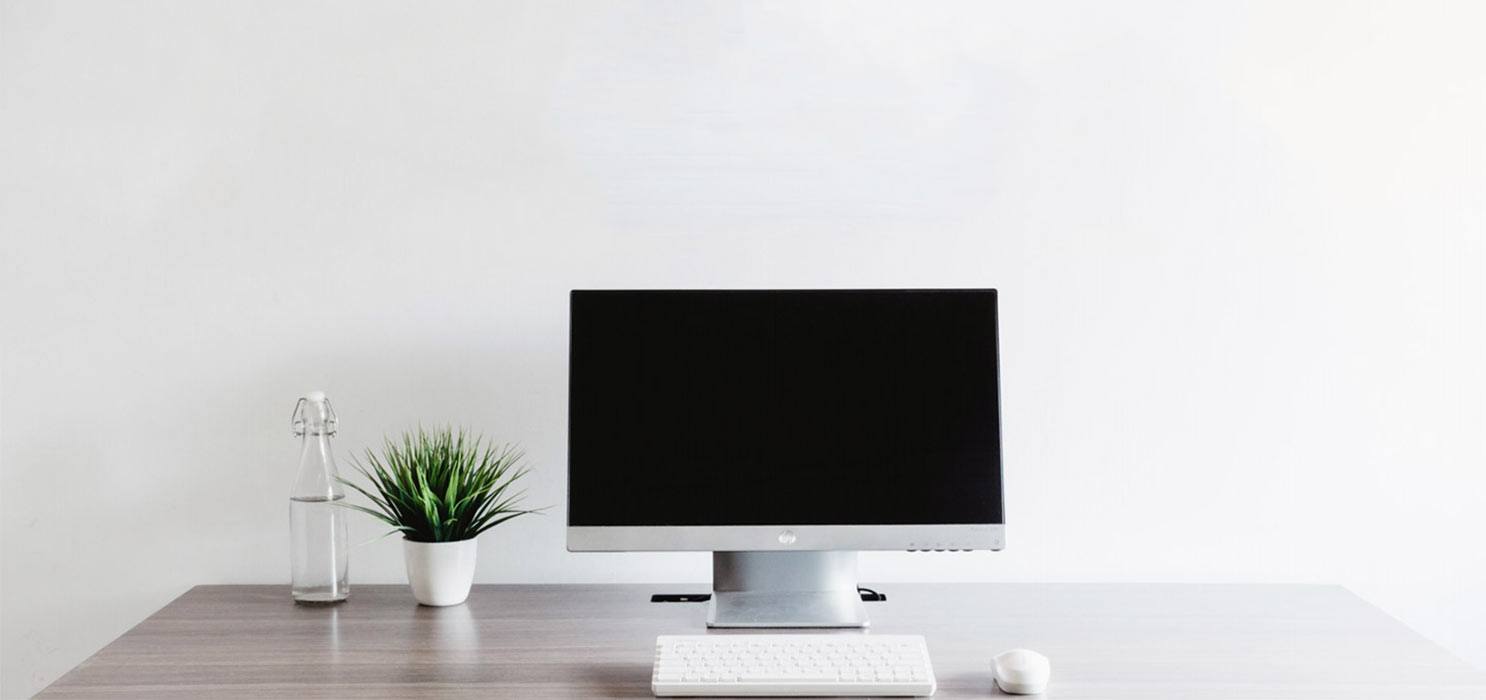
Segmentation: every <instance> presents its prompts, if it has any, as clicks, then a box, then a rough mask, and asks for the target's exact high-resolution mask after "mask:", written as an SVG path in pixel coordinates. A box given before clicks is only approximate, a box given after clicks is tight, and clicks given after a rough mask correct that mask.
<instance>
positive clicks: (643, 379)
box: [568, 290, 1003, 526]
mask: <svg viewBox="0 0 1486 700" xmlns="http://www.w3.org/2000/svg"><path fill="white" fill-rule="evenodd" d="M570 342H571V349H570V358H569V360H570V385H569V406H568V416H569V417H568V421H569V425H568V462H569V466H568V475H569V483H568V494H569V495H568V522H569V524H571V525H576V526H606V525H607V526H616V525H628V526H667V525H906V524H985V523H1002V522H1003V521H1002V513H1001V432H1000V415H999V406H998V398H997V397H998V389H999V387H998V384H997V364H998V363H997V356H996V292H995V291H994V290H921V291H903V290H870V291H861V290H850V291H846V290H843V291H575V292H573V296H572V336H571V339H570Z"/></svg>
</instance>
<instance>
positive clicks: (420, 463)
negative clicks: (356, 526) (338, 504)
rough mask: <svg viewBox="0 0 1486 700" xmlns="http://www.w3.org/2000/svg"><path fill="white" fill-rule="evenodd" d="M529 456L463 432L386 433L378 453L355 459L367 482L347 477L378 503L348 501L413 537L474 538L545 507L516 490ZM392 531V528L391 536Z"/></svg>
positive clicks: (433, 539) (418, 539)
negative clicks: (529, 503) (526, 505)
mask: <svg viewBox="0 0 1486 700" xmlns="http://www.w3.org/2000/svg"><path fill="white" fill-rule="evenodd" d="M524 456H525V455H524V453H523V452H522V451H521V450H520V449H519V448H517V447H516V446H514V445H510V444H501V445H497V444H495V443H493V442H489V441H487V440H485V439H484V438H483V437H481V436H478V435H470V434H469V433H468V431H466V430H464V429H459V430H457V431H456V430H454V429H453V428H439V429H434V430H431V431H430V430H424V429H423V428H421V427H420V428H418V429H417V430H414V431H408V432H404V433H403V434H402V435H401V436H400V438H399V439H397V440H394V439H393V438H391V437H388V438H386V440H385V441H384V443H383V446H382V451H381V453H380V454H378V453H376V452H374V451H372V450H371V449H370V448H368V449H367V450H366V455H365V460H364V461H363V460H359V459H356V458H355V457H352V459H351V462H352V466H353V468H355V469H356V471H357V472H359V473H360V474H361V475H362V476H363V477H365V478H366V480H367V481H369V482H370V487H369V488H367V487H362V486H360V485H358V484H356V483H353V482H351V481H349V480H347V479H340V482H341V483H343V484H345V485H346V486H349V487H350V488H352V489H355V490H356V491H357V492H358V493H360V494H361V495H363V496H365V497H366V498H367V499H369V500H370V501H371V502H372V505H373V506H374V507H372V508H368V507H366V506H361V505H356V504H350V503H348V504H346V507H347V508H352V509H355V510H359V511H361V512H363V513H366V514H368V515H370V516H372V517H374V518H376V519H377V520H380V521H382V522H384V523H386V524H388V525H390V526H391V527H392V529H393V531H394V532H401V533H402V535H403V537H406V538H407V539H409V540H412V541H414V542H458V541H460V540H468V539H473V538H474V537H475V536H477V535H479V534H480V533H482V532H484V531H486V530H489V529H490V528H492V527H495V526H496V525H499V524H501V523H503V522H506V521H507V520H510V519H512V518H516V517H520V516H522V515H526V514H528V513H536V512H539V511H540V510H542V509H541V508H537V509H533V510H526V509H522V508H521V507H520V504H521V500H522V499H523V497H524V496H525V491H519V490H516V489H515V485H516V482H517V481H519V480H520V479H521V477H523V476H525V475H526V473H527V469H526V467H525V466H524V465H523V463H522V461H523V459H524ZM389 534H390V533H389Z"/></svg>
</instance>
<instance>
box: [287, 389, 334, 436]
mask: <svg viewBox="0 0 1486 700" xmlns="http://www.w3.org/2000/svg"><path fill="white" fill-rule="evenodd" d="M289 425H290V427H291V428H293V430H294V435H295V437H302V436H303V435H304V434H305V431H306V429H308V430H309V431H310V432H311V433H313V434H317V435H319V434H323V435H334V434H335V431H336V428H338V427H339V425H340V420H339V419H338V418H336V415H335V409H334V408H332V407H331V406H330V399H329V398H327V397H326V396H325V392H323V391H310V392H306V393H305V394H304V395H303V396H301V397H299V401H297V402H296V403H295V404H294V414H293V415H291V416H289Z"/></svg>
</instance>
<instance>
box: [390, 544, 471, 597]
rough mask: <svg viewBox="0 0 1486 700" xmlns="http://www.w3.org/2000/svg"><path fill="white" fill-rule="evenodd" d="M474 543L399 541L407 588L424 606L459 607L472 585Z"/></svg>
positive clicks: (467, 595) (468, 594)
mask: <svg viewBox="0 0 1486 700" xmlns="http://www.w3.org/2000/svg"><path fill="white" fill-rule="evenodd" d="M475 551H476V550H475V541H474V540H461V541H459V542H414V541H412V540H406V539H405V540H403V541H402V558H403V561H404V562H405V563H406V564H407V566H408V585H410V586H412V587H413V597H414V598H416V599H418V602H419V603H422V604H423V605H433V606H440V607H441V606H445V605H459V604H460V603H463V602H464V599H465V598H468V597H469V596H470V584H472V583H474V582H475Z"/></svg>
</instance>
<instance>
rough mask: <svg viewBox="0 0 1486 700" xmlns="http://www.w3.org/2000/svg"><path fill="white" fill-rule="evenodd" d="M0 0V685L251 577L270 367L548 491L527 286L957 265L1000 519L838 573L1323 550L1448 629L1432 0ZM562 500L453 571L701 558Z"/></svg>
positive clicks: (559, 352) (1442, 37)
mask: <svg viewBox="0 0 1486 700" xmlns="http://www.w3.org/2000/svg"><path fill="white" fill-rule="evenodd" d="M0 7H3V14H0V110H3V111H0V120H3V121H0V127H3V129H0V235H3V239H0V312H3V316H0V387H3V392H4V393H3V396H0V400H3V405H4V411H3V422H0V430H3V433H4V442H3V443H0V463H3V467H0V468H3V478H0V486H3V495H0V511H3V516H0V524H3V577H0V580H3V592H0V595H3V601H0V615H3V624H4V628H3V635H0V641H3V653H0V659H3V662H4V666H5V671H6V675H5V677H4V679H3V683H0V695H3V696H4V697H7V698H9V697H20V696H24V695H26V694H28V693H31V692H34V691H35V690H37V689H39V688H40V687H42V686H43V685H45V684H46V683H48V682H50V681H51V680H53V679H55V678H56V677H57V676H58V675H60V674H61V673H62V672H64V671H65V670H66V669H68V668H70V667H71V666H73V665H74V664H76V663H78V662H79V661H81V660H82V659H83V658H84V657H86V656H87V655H88V654H89V653H91V652H92V651H94V650H96V649H98V648H99V647H101V646H102V645H103V644H105V643H107V642H108V641H109V640H111V639H112V638H113V637H115V636H116V635H118V634H120V633H121V632H123V631H124V630H125V629H127V628H128V627H129V626H131V625H133V624H134V623H136V622H138V621H139V620H140V619H142V618H143V617H144V616H146V615H148V614H149V613H150V612H152V611H154V610H155V609H156V608H157V607H159V606H161V605H163V604H165V603H166V602H168V601H169V600H170V599H171V598H173V597H174V596H176V595H178V594H180V593H181V592H182V591H184V590H185V589H186V588H188V587H189V586H191V585H193V584H198V583H223V582H264V583H273V582H284V581H285V580H286V579H287V565H286V559H287V553H286V544H287V543H286V515H285V510H286V509H285V497H286V495H287V492H288V488H289V485H290V481H291V479H292V475H293V472H294V469H295V460H296V457H297V445H296V443H295V441H294V439H293V438H292V437H290V435H289V432H288V418H289V412H290V409H291V407H292V405H293V402H294V398H295V397H296V396H297V395H298V393H299V392H302V391H305V390H307V389H311V388H324V389H325V390H327V391H328V392H330V395H331V396H332V397H333V399H334V400H335V402H336V405H337V406H338V408H339V409H340V411H341V414H342V418H343V421H342V423H343V426H344V430H343V432H342V436H341V438H340V441H339V446H340V448H341V450H342V451H343V453H344V452H348V451H350V450H352V449H355V448H358V447H360V446H363V445H367V444H369V443H371V442H373V441H375V440H377V439H378V438H379V436H380V435H381V434H382V433H383V432H385V431H391V430H397V429H400V428H403V427H405V426H409V425H412V424H414V423H415V422H417V421H423V422H428V423H432V422H440V421H455V422H459V423H465V424H468V425H471V426H475V427H478V428H481V429H484V430H487V431H489V432H491V433H494V434H496V435H498V436H499V437H502V438H509V439H515V440H520V441H522V442H524V443H525V444H526V445H527V446H528V447H529V449H530V453H531V455H532V457H533V458H534V464H535V465H536V466H537V471H536V473H535V474H534V477H535V478H534V481H533V487H534V488H533V496H532V500H533V502H535V503H551V504H558V505H559V506H560V504H561V494H562V492H563V479H564V473H563V472H564V462H563V455H564V440H565V435H564V429H563V426H564V416H565V410H566V409H565V403H564V391H565V376H564V371H565V369H564V368H565V364H564V363H565V342H566V330H565V328H566V326H565V324H566V307H565V304H566V292H567V290H568V289H570V288H573V287H628V286H647V287H673V286H675V287H680V286H685V287H793V286H798V287H832V286H954V285H964V286H970V285H990V286H995V287H998V288H1000V289H1001V290H1002V297H1001V298H1002V304H1003V324H1004V326H1003V334H1004V343H1005V345H1004V348H1003V353H1004V358H1003V359H1004V369H1005V380H1004V382H1005V386H1004V389H1005V396H1004V400H1005V423H1006V425H1005V428H1006V436H1007V453H1006V456H1007V460H1006V462H1007V463H1006V468H1007V488H1008V492H1007V501H1008V506H1009V517H1010V525H1009V529H1008V533H1009V542H1010V548H1009V549H1008V550H1007V551H1005V552H1003V553H1000V554H974V555H947V554H946V555H908V554H872V555H868V556H866V557H865V559H864V564H863V566H864V568H865V570H866V576H867V578H868V579H870V580H877V581H883V580H906V579H936V580H937V579H966V580H1060V581H1061V580H1118V581H1124V580H1141V581H1145V580H1162V581H1314V582H1338V583H1343V584H1345V585H1347V586H1349V587H1351V588H1353V589H1354V590H1356V591H1358V592H1359V593H1361V594H1362V595H1363V596H1364V597H1366V598H1368V599H1369V600H1372V601H1374V602H1376V603H1378V604H1379V605H1381V606H1382V607H1384V608H1385V609H1387V610H1388V611H1390V612H1392V613H1394V614H1396V615H1398V616H1399V617H1401V618H1402V619H1403V620H1405V621H1406V622H1408V623H1409V624H1411V625H1413V626H1414V627H1416V628H1417V629H1419V630H1421V631H1422V632H1424V633H1425V634H1427V635H1429V636H1430V637H1432V638H1434V639H1436V640H1438V641H1440V642H1441V643H1444V644H1445V645H1447V646H1448V647H1450V648H1451V649H1453V650H1455V651H1456V652H1458V653H1459V654H1461V655H1462V656H1465V657H1466V658H1469V659H1471V660H1473V661H1474V662H1475V663H1476V664H1478V665H1482V666H1486V555H1483V553H1482V552H1483V549H1482V547H1481V537H1482V535H1486V497H1483V494H1486V469H1483V466H1486V439H1483V436H1482V430H1481V427H1482V426H1483V425H1486V401H1483V397H1486V370H1483V368H1482V367H1483V364H1482V361H1481V358H1482V357H1483V356H1486V328H1483V325H1486V321H1483V318H1486V316H1483V311H1486V308H1483V306H1486V304H1483V301H1486V288H1483V287H1486V283H1483V281H1482V274H1481V271H1482V269H1483V265H1486V242H1483V238H1486V236H1483V223H1486V216H1483V209H1486V206H1483V199H1482V198H1483V193H1486V166H1483V164H1486V133H1483V131H1486V130H1483V126H1482V125H1483V124H1486V84H1483V71H1482V70H1481V67H1482V66H1483V65H1486V43H1482V42H1481V41H1479V36H1478V32H1479V30H1480V27H1482V26H1486V10H1483V9H1482V6H1481V5H1480V4H1478V3H1473V2H1469V1H1466V0H1461V1H1459V2H1436V3H1410V2H1397V3H1354V2H1342V1H1340V0H1337V1H1335V2H1324V3H1292V2H1273V3H1251V2H1205V3H1190V2H1168V3H1156V2H1126V3H1105V2H1087V3H986V2H966V3H932V4H926V3H861V2H852V3H845V2H843V3H839V4H813V3H803V4H802V3H794V2H780V3H748V4H744V3H702V2H660V3H657V2H643V3H642V2H620V3H599V2H594V3H580V4H570V3H557V2H529V3H516V2H438V3H415V2H406V3H389V2H349V1H348V2H342V3H326V2H282V3H248V2H202V1H199V0H191V1H186V0H180V1H178V2H130V3H115V2H107V1H103V0H100V1H97V2H81V1H80V2H66V3H48V2H25V1H19V0H4V1H3V5H0ZM620 447H621V448H622V446H620ZM563 518H564V514H563V512H562V510H561V509H560V507H559V508H556V509H554V510H553V511H552V513H551V514H550V515H547V516H544V517H540V518H530V519H525V520H518V521H516V522H514V523H512V524H511V525H510V526H506V527H502V528H500V529H499V530H498V531H496V532H494V533H493V534H492V535H491V536H488V537H486V538H485V539H484V540H482V542H481V548H482V553H481V559H480V571H479V578H480V580H482V581H614V580H634V581H655V580H683V579H684V580H692V581H701V580H704V579H705V578H706V576H707V569H706V563H705V562H706V560H705V558H703V557H702V556H699V555H668V556H662V555H655V556H640V555H633V556H630V555H573V554H567V553H565V552H564V551H563V531H562V523H563ZM376 532H377V529H376V528H375V527H373V526H371V525H370V524H368V523H365V522H362V521H358V533H357V534H358V536H359V537H363V538H370V537H372V536H373V535H375V534H376ZM910 567H911V568H910ZM353 576H354V581H356V582H362V583H366V582H386V581H398V580H400V577H401V561H400V558H399V553H398V549H397V546H396V543H395V542H394V541H391V540H384V541H379V542H375V543H373V544H368V545H365V546H363V547H361V548H359V549H357V550H356V551H355V552H354V559H353ZM353 595H354V593H353ZM286 604H287V600H286Z"/></svg>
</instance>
